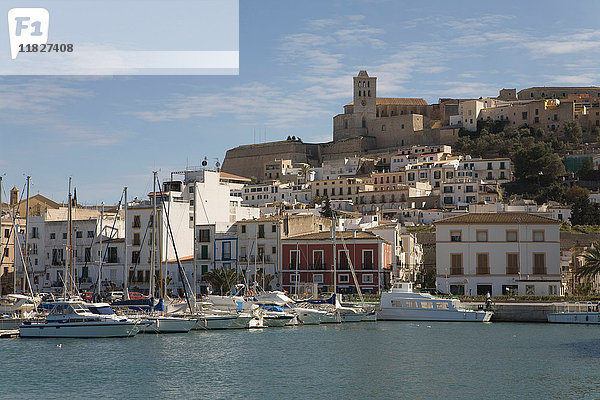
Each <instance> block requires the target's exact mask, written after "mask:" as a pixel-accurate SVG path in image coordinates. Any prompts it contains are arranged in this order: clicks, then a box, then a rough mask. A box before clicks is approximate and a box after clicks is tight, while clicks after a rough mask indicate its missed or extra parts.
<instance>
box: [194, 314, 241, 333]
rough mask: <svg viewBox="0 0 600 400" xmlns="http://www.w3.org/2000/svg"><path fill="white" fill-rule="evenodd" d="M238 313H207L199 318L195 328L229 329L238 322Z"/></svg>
mask: <svg viewBox="0 0 600 400" xmlns="http://www.w3.org/2000/svg"><path fill="white" fill-rule="evenodd" d="M237 318H238V317H237V315H206V316H202V317H199V318H198V322H197V323H196V325H195V326H194V328H193V329H194V330H218V329H229V327H230V326H231V325H232V324H233V323H235V322H236V320H237Z"/></svg>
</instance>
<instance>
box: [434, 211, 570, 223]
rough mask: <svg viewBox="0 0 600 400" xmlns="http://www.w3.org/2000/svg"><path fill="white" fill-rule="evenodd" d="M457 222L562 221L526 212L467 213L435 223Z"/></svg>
mask: <svg viewBox="0 0 600 400" xmlns="http://www.w3.org/2000/svg"><path fill="white" fill-rule="evenodd" d="M450 224H452V225H455V224H532V225H538V224H556V225H560V221H558V220H555V219H552V218H546V217H541V216H539V215H532V214H526V213H514V212H513V213H467V214H464V215H458V216H456V217H450V218H444V219H441V220H439V221H436V222H434V225H450Z"/></svg>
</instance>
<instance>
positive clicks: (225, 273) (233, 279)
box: [202, 267, 242, 296]
mask: <svg viewBox="0 0 600 400" xmlns="http://www.w3.org/2000/svg"><path fill="white" fill-rule="evenodd" d="M202 279H204V280H205V281H207V282H208V283H210V284H211V286H212V287H213V289H214V291H215V293H219V294H220V295H221V296H223V295H224V294H226V293H227V292H229V290H230V289H231V288H232V287H233V285H235V284H236V283H238V282H239V281H240V280H241V279H242V276H241V274H238V273H236V271H235V270H234V269H225V268H223V267H221V268H219V269H217V268H215V269H212V270H210V271H208V272H207V273H205V274H204V275H202Z"/></svg>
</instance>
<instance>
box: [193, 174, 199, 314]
mask: <svg viewBox="0 0 600 400" xmlns="http://www.w3.org/2000/svg"><path fill="white" fill-rule="evenodd" d="M197 189H198V188H197V187H196V181H195V180H194V214H193V216H192V226H193V228H194V235H193V237H194V246H193V254H194V258H193V260H194V261H193V262H194V277H193V278H192V279H194V286H193V289H192V293H193V294H194V310H192V312H196V310H195V308H196V283H197V282H198V280H197V278H196V274H197V273H198V265H197V264H196V242H197V241H198V237H197V236H196V234H197V233H196V231H197V229H196V190H197Z"/></svg>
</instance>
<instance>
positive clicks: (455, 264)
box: [450, 253, 463, 275]
mask: <svg viewBox="0 0 600 400" xmlns="http://www.w3.org/2000/svg"><path fill="white" fill-rule="evenodd" d="M462 274H463V255H462V253H457V254H450V275H462Z"/></svg>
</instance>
